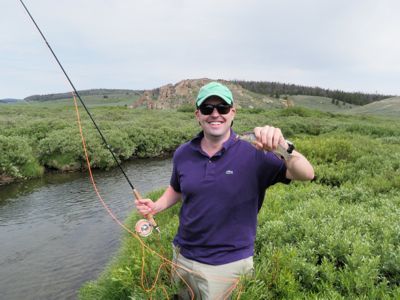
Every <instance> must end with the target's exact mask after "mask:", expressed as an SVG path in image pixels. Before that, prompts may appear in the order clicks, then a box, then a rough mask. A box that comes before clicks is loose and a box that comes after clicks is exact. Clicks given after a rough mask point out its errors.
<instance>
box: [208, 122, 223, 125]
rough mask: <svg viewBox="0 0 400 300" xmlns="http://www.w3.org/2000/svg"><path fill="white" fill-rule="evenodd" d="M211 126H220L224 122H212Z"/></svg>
mask: <svg viewBox="0 0 400 300" xmlns="http://www.w3.org/2000/svg"><path fill="white" fill-rule="evenodd" d="M210 124H211V125H219V124H222V122H210Z"/></svg>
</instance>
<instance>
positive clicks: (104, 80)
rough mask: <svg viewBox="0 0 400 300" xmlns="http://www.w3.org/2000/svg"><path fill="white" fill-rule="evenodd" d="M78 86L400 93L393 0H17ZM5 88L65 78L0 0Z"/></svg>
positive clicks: (17, 10) (34, 90)
mask: <svg viewBox="0 0 400 300" xmlns="http://www.w3.org/2000/svg"><path fill="white" fill-rule="evenodd" d="M23 1H24V3H25V4H26V6H27V7H28V9H29V10H30V12H31V14H32V15H33V17H34V18H35V20H36V22H37V24H38V25H39V27H40V28H41V30H42V32H43V33H44V35H45V36H46V39H47V41H48V43H49V44H50V45H51V47H52V48H53V50H54V52H55V53H56V55H57V56H58V58H59V60H60V62H61V63H62V65H63V66H64V68H65V70H66V72H67V73H68V75H69V76H70V78H71V80H72V82H73V84H74V85H75V87H76V88H77V89H78V90H84V89H92V88H110V89H153V88H157V87H160V86H162V85H165V84H169V83H172V84H175V83H177V82H179V81H180V80H183V79H195V78H205V77H206V78H212V79H226V80H235V79H237V80H257V81H275V82H282V83H293V84H299V85H305V86H319V87H322V88H328V89H340V90H344V91H350V92H351V91H359V92H365V93H379V94H390V95H400V17H399V12H400V1H398V0H380V1H375V0H292V1H289V0H258V1H256V0H201V1H199V0H142V1H136V0H112V1H111V0H23ZM0 14H1V15H0V99H2V98H24V97H27V96H30V95H35V94H50V93H59V92H69V91H71V87H70V85H69V84H68V82H67V80H66V79H65V77H64V75H63V73H62V71H61V69H60V68H59V66H58V65H57V63H56V61H55V59H54V58H53V57H52V54H51V52H50V51H49V50H48V48H47V46H46V43H45V42H44V41H43V40H42V38H41V36H40V34H39V32H38V31H37V29H36V28H35V27H34V25H33V23H32V21H31V20H30V19H29V17H28V15H27V13H26V12H25V10H24V9H23V6H22V5H21V3H20V0H1V1H0Z"/></svg>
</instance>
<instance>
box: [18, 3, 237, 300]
mask: <svg viewBox="0 0 400 300" xmlns="http://www.w3.org/2000/svg"><path fill="white" fill-rule="evenodd" d="M19 1H20V3H21V4H22V6H23V7H24V9H25V11H26V13H27V14H28V16H29V18H30V19H31V20H32V22H33V24H34V25H35V27H36V28H37V30H38V31H39V33H40V35H41V36H42V38H43V40H44V42H45V43H46V45H47V47H48V48H49V50H50V52H51V53H52V55H53V57H54V58H55V60H56V61H57V64H58V65H59V67H60V68H61V70H62V72H63V73H64V75H65V77H66V78H67V80H68V82H69V84H70V85H71V87H72V89H73V93H72V94H73V98H74V104H75V109H76V113H77V119H78V125H79V132H80V135H81V138H82V145H83V148H84V153H85V158H86V163H87V167H88V170H89V175H90V179H91V182H92V184H93V186H94V189H95V192H96V194H97V196H98V198H99V199H100V202H101V204H102V205H103V207H104V208H105V209H106V210H107V212H108V214H109V215H110V216H111V217H112V219H114V221H115V222H116V223H118V225H120V226H121V227H122V228H123V229H124V230H125V231H127V232H128V233H129V234H130V235H131V236H133V237H134V238H136V239H137V240H138V241H139V243H140V245H141V248H142V270H141V285H142V288H143V290H144V291H146V292H147V293H151V292H152V291H153V290H154V289H155V287H156V283H157V282H158V279H159V277H160V272H161V269H162V268H163V267H165V265H166V264H170V265H171V266H172V267H173V268H179V269H182V270H185V271H186V272H188V273H191V274H193V275H195V276H200V277H202V274H200V273H197V272H195V271H192V270H189V269H187V268H185V267H183V266H181V265H178V264H176V263H175V262H173V261H171V260H170V259H168V258H166V257H165V256H163V255H161V254H159V253H157V252H156V251H155V250H153V249H151V248H150V247H149V246H148V245H146V244H145V243H144V242H143V240H142V239H141V237H140V232H139V234H138V233H137V232H134V231H132V230H131V229H129V228H128V227H127V226H126V225H125V224H123V223H122V222H121V221H120V220H119V219H118V218H117V217H116V216H115V215H114V214H113V212H112V211H111V209H110V208H109V207H108V205H107V204H106V203H105V201H104V200H103V198H102V196H101V195H100V193H99V191H98V189H97V186H96V183H95V180H94V178H93V174H92V170H91V167H90V161H89V156H88V152H87V147H86V142H85V139H84V136H83V131H82V126H81V122H80V115H79V110H78V106H77V101H76V97H77V98H78V99H79V101H80V103H81V104H82V106H83V107H84V109H85V111H86V113H87V114H88V115H89V117H90V119H91V120H92V122H93V124H94V126H95V128H96V129H97V131H98V133H99V134H100V136H101V139H102V141H103V143H104V145H105V146H106V148H107V149H108V151H109V152H110V153H111V155H112V157H113V159H114V161H115V162H116V164H117V166H118V168H119V169H120V171H121V172H122V174H123V175H124V177H125V179H126V181H127V182H128V184H129V185H130V187H131V188H132V191H133V194H134V196H135V198H136V199H141V198H142V197H141V195H140V194H139V192H138V191H137V190H136V189H135V187H134V186H133V184H132V182H131V181H130V180H129V178H128V176H127V175H126V173H125V171H124V170H123V168H122V166H121V164H120V163H119V161H118V159H117V158H116V156H115V154H114V152H113V151H112V149H111V146H110V145H109V144H108V143H107V140H106V139H105V137H104V135H103V133H102V132H101V130H100V128H99V127H98V125H97V123H96V121H95V120H94V118H93V116H92V114H91V113H90V111H89V110H88V108H87V106H86V104H85V102H84V101H83V100H82V98H81V96H80V95H79V93H78V91H77V90H76V88H75V86H74V84H73V83H72V81H71V79H70V77H69V76H68V74H67V72H66V71H65V69H64V67H63V66H62V64H61V62H60V60H59V59H58V57H57V55H56V54H55V53H54V51H53V49H52V48H51V46H50V44H49V43H48V42H47V39H46V37H45V36H44V34H43V33H42V31H41V30H40V28H39V26H38V25H37V23H36V21H35V19H34V18H33V17H32V15H31V13H30V12H29V10H28V8H27V7H26V5H25V3H24V2H23V1H22V0H19ZM75 96H76V97H75ZM146 218H147V221H148V222H149V223H148V224H150V225H151V226H152V227H153V228H155V229H156V230H157V231H158V232H159V228H158V225H157V223H156V222H155V221H154V218H153V216H152V215H151V214H150V215H147V216H146ZM145 225H146V224H145ZM145 227H146V226H145ZM146 230H147V228H146ZM146 233H147V232H146ZM145 249H147V250H148V251H149V252H150V253H152V254H154V255H156V256H158V257H159V258H160V259H161V260H162V261H163V263H162V264H161V265H160V266H159V268H158V270H157V272H156V273H157V274H156V278H155V280H154V281H153V283H152V284H151V286H150V288H146V287H145V284H144V279H145V276H144V273H145V272H144V264H145ZM175 272H176V270H175ZM176 274H177V275H178V277H180V279H181V280H182V282H183V283H184V284H185V285H186V286H187V287H188V289H189V291H190V294H191V298H192V299H194V292H193V290H192V289H191V288H190V286H189V284H188V283H187V282H186V281H185V279H184V278H183V277H182V276H181V274H179V272H176ZM212 277H213V278H214V280H217V281H221V282H230V283H232V285H231V287H230V288H229V289H228V291H227V293H223V294H221V295H220V296H219V297H218V298H220V297H221V298H223V299H227V298H228V297H229V294H230V293H231V292H232V291H233V290H234V289H235V288H236V287H237V286H238V284H239V281H240V280H239V279H230V278H224V277H222V276H218V275H214V276H212ZM162 288H163V290H164V292H165V293H166V291H165V288H164V287H162ZM240 294H241V291H239V294H238V297H237V299H239V298H240ZM167 297H168V295H167Z"/></svg>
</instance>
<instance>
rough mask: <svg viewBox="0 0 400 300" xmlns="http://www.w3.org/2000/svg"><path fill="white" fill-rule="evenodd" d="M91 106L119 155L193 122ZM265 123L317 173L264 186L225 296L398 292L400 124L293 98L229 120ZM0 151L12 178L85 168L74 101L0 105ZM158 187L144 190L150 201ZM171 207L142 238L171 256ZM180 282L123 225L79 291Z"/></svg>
mask: <svg viewBox="0 0 400 300" xmlns="http://www.w3.org/2000/svg"><path fill="white" fill-rule="evenodd" d="M92 114H93V116H94V117H95V119H96V121H97V122H98V124H99V127H100V128H101V129H102V131H103V132H104V134H105V136H106V138H107V139H108V141H109V144H110V145H111V146H112V148H113V150H114V152H115V153H116V154H117V157H118V158H119V159H120V160H121V161H124V160H128V159H134V158H140V157H158V156H165V155H171V153H172V152H173V151H174V149H175V148H176V147H177V146H178V145H179V144H180V143H182V142H184V141H186V140H188V139H190V138H191V137H192V136H193V135H195V134H196V133H197V131H198V130H199V127H198V124H197V122H196V121H195V120H194V117H193V112H190V111H189V109H182V110H180V111H174V110H171V111H149V110H144V109H143V110H141V109H137V110H129V109H126V108H125V107H123V106H113V107H104V106H96V107H93V109H92ZM81 116H82V119H83V124H84V133H85V136H86V138H87V143H88V145H89V154H90V159H91V164H92V166H93V167H95V168H112V167H113V166H114V162H113V161H112V159H111V156H110V155H109V153H107V150H106V149H105V148H104V145H102V143H101V141H100V139H99V137H98V134H97V133H96V132H95V130H94V128H93V126H92V124H91V123H90V121H89V120H88V119H87V117H86V116H85V115H84V113H83V112H81ZM265 124H271V125H274V126H276V127H280V128H281V129H282V132H283V133H284V135H285V136H286V137H287V138H289V139H290V140H292V141H293V142H294V143H295V144H296V147H297V149H298V150H299V151H300V152H301V153H303V154H304V155H305V156H306V157H307V158H308V159H309V160H310V161H311V163H312V164H313V165H314V168H315V171H316V179H315V180H314V181H313V182H308V183H298V182H294V183H292V184H290V185H289V186H286V185H279V184H278V185H276V186H274V187H272V188H271V189H269V190H268V192H267V194H266V198H265V201H264V205H263V208H262V209H261V211H260V214H259V226H258V234H257V240H256V252H255V257H254V259H255V275H254V277H252V278H246V279H243V280H242V281H241V283H240V286H239V287H238V288H237V289H236V290H235V292H234V295H233V299H399V298H400V220H399V215H400V126H399V125H400V124H399V121H398V120H397V119H390V118H383V117H373V116H352V115H340V114H332V113H326V112H319V111H315V110H308V109H303V108H298V107H294V108H288V109H273V110H263V109H240V110H239V111H238V115H237V117H236V119H235V122H234V126H233V128H234V130H235V131H237V132H239V133H240V132H243V131H248V130H250V129H252V128H253V127H254V126H258V125H265ZM0 151H1V158H0V173H1V174H2V175H3V176H7V177H12V178H15V179H19V180H23V179H25V178H30V177H35V176H40V175H41V174H42V173H43V172H44V170H45V169H46V170H49V169H51V170H80V169H82V168H84V167H83V165H84V163H83V162H84V158H83V154H82V146H81V141H80V138H79V132H78V129H77V126H76V117H75V115H74V108H73V107H71V106H62V105H59V106H57V105H55V106H44V105H36V106H25V105H19V106H12V105H7V106H2V107H1V110H0ZM138 188H140V187H138ZM161 192H162V191H156V192H154V193H152V194H150V195H149V196H150V197H151V198H152V199H156V198H157V197H158V196H159V195H160V193H161ZM178 211H179V207H178V206H177V207H174V208H172V209H170V210H168V211H166V212H163V213H161V214H159V215H158V216H157V221H158V223H159V225H160V227H161V230H162V235H161V236H158V235H157V234H153V235H152V236H150V237H148V238H146V239H144V242H145V244H146V245H148V246H150V247H151V248H152V249H156V250H157V253H161V254H163V255H164V256H165V257H168V258H170V257H171V256H172V250H171V246H170V242H171V240H172V238H173V235H174V233H175V231H176V228H177V224H178V218H177V214H178ZM139 218H140V216H138V215H137V214H136V213H135V212H133V213H132V214H131V216H130V217H129V218H128V219H127V220H126V224H127V226H128V227H129V228H131V229H132V228H134V224H135V222H136V221H137V220H138V219H139ZM143 257H145V259H146V260H145V263H144V267H143V269H142V259H143ZM159 266H161V272H160V276H159V277H158V280H157V281H156V283H155V286H154V289H151V286H152V283H153V281H154V280H155V279H156V277H157V276H156V275H157V273H158V268H159ZM142 274H144V275H142ZM142 279H143V281H142ZM145 288H149V289H150V291H146V289H145ZM176 290H177V287H176V286H174V285H172V284H171V280H170V266H169V265H168V264H163V261H162V260H161V259H160V258H158V257H157V256H156V255H155V254H154V253H152V252H151V251H148V250H145V251H144V252H143V251H142V247H141V244H140V243H139V241H138V240H137V239H136V238H134V237H132V236H131V235H130V234H128V233H127V234H126V235H125V236H124V238H123V241H122V242H121V249H120V251H119V253H118V254H117V255H116V256H115V257H114V259H113V260H112V261H111V262H110V264H109V266H108V267H107V269H106V270H105V271H104V272H103V274H102V275H101V276H100V277H99V278H98V280H96V281H93V282H88V283H87V284H85V285H84V286H83V287H82V288H81V290H80V295H79V297H80V299H150V298H152V299H168V298H171V297H172V295H173V294H174V293H175V292H176Z"/></svg>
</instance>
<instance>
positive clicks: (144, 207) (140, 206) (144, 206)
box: [135, 199, 155, 217]
mask: <svg viewBox="0 0 400 300" xmlns="http://www.w3.org/2000/svg"><path fill="white" fill-rule="evenodd" d="M135 205H136V209H137V211H138V212H139V213H140V214H141V215H142V216H144V217H145V216H147V215H148V214H155V212H154V208H155V203H154V202H153V201H152V200H151V199H137V200H135Z"/></svg>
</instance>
